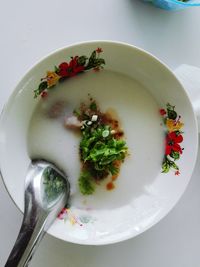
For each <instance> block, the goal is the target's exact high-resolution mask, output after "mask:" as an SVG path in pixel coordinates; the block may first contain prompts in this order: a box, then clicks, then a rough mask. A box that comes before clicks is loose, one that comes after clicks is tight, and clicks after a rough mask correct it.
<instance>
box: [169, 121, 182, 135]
mask: <svg viewBox="0 0 200 267" xmlns="http://www.w3.org/2000/svg"><path fill="white" fill-rule="evenodd" d="M183 125H184V124H183V123H182V122H180V121H175V120H172V119H167V121H166V126H167V129H168V130H169V132H170V133H171V132H174V131H179V130H180V129H181V128H182V127H183Z"/></svg>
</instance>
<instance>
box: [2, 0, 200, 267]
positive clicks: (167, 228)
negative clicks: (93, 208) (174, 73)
mask: <svg viewBox="0 0 200 267" xmlns="http://www.w3.org/2000/svg"><path fill="white" fill-rule="evenodd" d="M0 6H1V7H0V29H1V36H0V81H1V85H0V109H1V108H2V106H3V104H4V103H5V101H6V100H7V98H8V96H9V95H10V93H11V92H12V90H13V88H14V87H15V85H16V83H17V82H18V81H19V79H20V78H21V77H22V76H23V75H24V73H25V72H26V71H27V69H29V68H30V67H31V66H32V65H33V64H34V63H35V62H36V61H38V60H39V59H40V58H41V57H43V56H45V55H47V54H48V53H49V52H51V51H53V50H55V49H57V48H59V47H62V46H66V45H68V44H71V43H74V42H78V41H83V40H92V39H109V40H119V41H124V42H128V43H131V44H134V45H137V46H139V47H142V48H144V49H146V50H147V51H149V52H151V53H153V54H154V55H156V56H157V57H158V58H160V59H161V60H163V61H164V62H165V63H167V64H168V65H169V67H171V68H172V69H174V68H175V67H177V66H178V65H180V64H182V63H186V64H191V65H194V66H198V67H200V27H199V25H200V8H193V9H187V10H184V11H179V12H176V13H172V12H171V13H170V12H167V11H163V10H160V9H157V8H154V7H151V6H149V5H146V4H144V3H142V2H140V1H139V0H101V1H95V0H84V1H78V0H73V1H69V0H56V1H51V0H50V1H47V0H43V1H41V0H34V1H33V0H29V1H27V0H17V1H11V0H7V1H3V0H1V1H0ZM199 154H200V153H199ZM199 174H200V156H198V159H197V164H196V168H195V170H194V173H193V176H192V179H191V182H190V184H189V186H188V188H187V190H186V192H185V194H184V195H183V197H182V198H181V200H180V201H179V203H178V205H177V206H176V207H175V208H174V209H173V210H172V211H171V212H170V214H169V215H168V216H166V217H165V218H164V219H163V220H162V221H161V222H160V223H158V224H157V225H156V226H154V227H153V228H151V229H150V230H148V231H146V232H145V233H143V234H141V235H140V236H138V237H136V238H134V239H131V240H129V241H125V242H122V243H119V244H115V245H109V246H101V247H92V246H80V245H74V244H70V243H64V242H62V241H60V240H57V239H54V238H53V237H51V236H48V235H46V236H45V238H44V240H43V241H42V243H41V245H40V247H39V249H38V251H37V252H36V254H35V257H34V258H33V260H32V262H31V264H30V266H31V267H34V266H35V267H36V266H37V267H47V266H48V267H60V266H61V267H62V266H63V267H105V266H109V267H110V266H116V267H121V266H123V267H132V266H134V267H199V266H200V252H199V251H200V179H199ZM13 179H14V177H13ZM21 220H22V215H21V214H20V212H19V211H18V209H17V208H16V207H15V205H14V204H13V203H12V201H11V200H10V198H9V196H8V194H7V192H6V190H5V188H4V185H3V182H2V181H1V180H0V266H4V264H5V261H6V259H7V257H8V254H9V252H10V250H11V248H12V245H13V243H14V241H15V239H16V236H17V233H18V230H19V227H20V224H21ZM13 267H14V266H13Z"/></svg>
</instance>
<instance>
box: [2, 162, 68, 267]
mask: <svg viewBox="0 0 200 267" xmlns="http://www.w3.org/2000/svg"><path fill="white" fill-rule="evenodd" d="M69 193H70V185H69V182H68V180H67V177H66V176H65V174H63V173H62V172H61V171H60V170H59V169H58V168H56V167H55V166H54V165H53V164H51V163H48V162H46V161H44V160H34V161H32V163H31V164H30V166H29V169H28V173H27V176H26V180H25V203H24V218H23V222H22V226H21V229H20V232H19V235H18V237H17V240H16V242H15V245H14V247H13V249H12V251H11V253H10V256H9V258H8V260H7V262H6V264H5V267H25V266H27V265H28V263H29V261H30V260H31V258H32V256H33V253H34V252H35V250H36V247H37V245H38V244H39V242H40V241H41V239H42V237H43V236H44V233H45V231H46V230H47V229H48V228H49V227H50V225H51V224H52V222H53V221H54V220H55V218H56V217H57V215H58V213H59V212H60V211H61V209H62V208H63V207H64V206H65V205H66V204H67V202H68V199H69Z"/></svg>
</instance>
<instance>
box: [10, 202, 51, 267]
mask: <svg viewBox="0 0 200 267" xmlns="http://www.w3.org/2000/svg"><path fill="white" fill-rule="evenodd" d="M47 215H48V214H47V213H45V212H44V211H43V210H41V209H40V208H38V207H37V206H31V205H28V206H27V207H25V213H24V218H23V222H22V226H21V229H20V232H19V234H18V237H17V240H16V242H15V245H14V247H13V249H12V251H11V253H10V256H9V258H8V260H7V262H6V264H5V267H26V266H28V263H29V261H30V260H31V258H32V255H33V254H34V252H35V249H36V247H37V245H38V244H39V242H40V241H41V239H42V237H43V235H44V233H45V231H44V227H45V224H46V219H47Z"/></svg>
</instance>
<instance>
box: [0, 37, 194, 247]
mask: <svg viewBox="0 0 200 267" xmlns="http://www.w3.org/2000/svg"><path fill="white" fill-rule="evenodd" d="M97 47H101V48H102V49H103V53H102V57H103V58H104V59H105V61H106V65H105V68H104V70H102V71H100V72H92V71H90V72H88V73H87V74H86V73H85V74H82V75H77V76H76V78H75V77H73V78H70V79H68V80H67V81H65V82H64V83H63V84H62V85H58V86H57V88H55V90H56V92H57V93H56V94H58V96H59V90H60V93H61V95H62V97H63V94H65V93H63V92H64V91H63V90H64V89H63V88H64V87H66V97H67V98H68V99H69V102H70V101H72V102H73V103H75V104H78V103H79V102H80V101H81V100H83V99H84V98H85V97H86V95H87V93H88V92H89V93H90V94H91V95H92V96H93V97H94V98H96V99H97V101H98V102H99V105H100V106H102V108H103V109H106V108H108V107H114V108H115V109H117V111H118V114H119V116H120V117H121V121H122V125H123V128H124V131H125V136H126V140H127V144H128V146H129V152H130V156H129V157H128V158H127V159H126V161H125V163H124V165H123V166H122V170H121V173H120V177H119V178H118V180H117V184H116V189H115V190H113V191H112V192H106V191H105V190H103V189H102V190H101V189H98V190H97V192H96V194H94V195H93V196H90V197H88V198H85V197H81V195H80V194H79V193H78V192H76V193H74V195H73V196H72V206H71V209H70V211H69V214H68V217H69V218H66V220H59V219H57V220H56V221H55V223H54V224H53V225H52V226H51V228H50V229H49V230H48V233H49V234H51V235H52V236H55V237H57V238H59V239H62V240H65V241H70V242H74V243H79V244H93V245H100V244H109V243H115V242H119V241H122V240H126V239H128V238H131V237H134V236H136V235H138V234H140V233H142V232H144V231H145V230H147V229H149V228H150V227H151V226H153V225H154V224H156V223H157V222H158V221H160V220H161V219H162V218H163V217H164V216H165V215H166V214H167V213H168V212H169V211H170V210H171V209H172V208H173V207H174V206H175V204H176V203H177V201H178V200H179V198H180V197H181V195H182V194H183V192H184V190H185V189H186V186H187V184H188V182H189V180H190V177H191V175H192V171H193V168H194V165H195V160H196V156H197V148H198V138H197V136H198V135H197V123H196V119H195V115H194V112H193V108H192V105H191V102H190V100H189V98H188V95H187V93H186V92H185V90H184V88H183V87H182V85H181V84H180V82H179V81H178V80H177V78H176V77H175V76H174V74H173V73H172V72H171V71H170V70H169V69H168V68H167V67H166V66H165V65H164V64H163V63H161V62H160V61H159V60H158V59H156V58H155V57H154V56H152V55H150V54H149V53H147V52H145V51H143V50H141V49H139V48H137V47H134V46H131V45H128V44H124V43H119V42H111V41H92V42H84V43H80V44H75V45H72V46H69V47H66V48H62V49H60V50H58V51H56V52H54V53H52V54H50V55H48V56H47V57H46V58H44V59H42V60H41V61H40V62H39V63H37V64H36V65H35V66H34V67H33V68H32V69H31V70H29V71H28V73H27V74H26V75H25V76H24V77H23V79H22V80H21V81H20V83H19V84H18V85H17V87H16V88H15V90H14V92H13V94H12V95H11V97H10V99H9V101H8V103H7V104H6V106H5V108H4V110H3V113H2V115H1V119H0V169H1V173H2V176H3V179H4V182H5V185H6V188H7V190H8V192H9V194H10V196H11V198H12V199H13V201H14V202H15V203H16V205H17V207H19V209H20V210H21V211H23V203H24V202H23V196H24V179H25V175H26V171H27V167H28V165H29V163H30V157H29V154H28V149H27V147H28V145H27V143H28V141H27V140H28V139H27V135H28V129H29V126H30V125H29V124H30V120H31V117H32V114H33V111H34V110H35V108H36V105H37V103H38V101H40V100H39V99H37V100H35V99H34V98H33V90H34V89H35V88H36V87H37V86H38V84H39V82H40V79H41V77H44V76H45V73H46V71H47V70H52V69H54V66H55V65H59V64H60V63H61V62H63V61H66V60H69V59H70V56H75V55H90V53H91V52H92V51H93V50H95V49H96V48H97ZM113 72H117V73H119V74H116V73H113ZM59 87H61V88H59ZM75 87H76V88H77V92H76V94H74V91H73V90H74V89H73V88H75ZM53 90H54V89H52V94H54V93H53ZM50 94H51V92H50ZM167 103H170V104H171V105H175V109H176V111H177V113H178V114H180V115H181V121H183V122H184V128H183V131H184V134H183V136H184V140H183V142H182V143H181V146H182V147H184V149H185V150H184V151H183V154H182V155H181V158H180V160H179V161H178V165H179V168H180V175H175V172H174V171H173V170H170V171H169V172H168V173H166V174H165V173H162V160H163V157H164V153H165V148H164V146H165V145H164V144H165V141H164V140H165V132H166V129H165V127H164V125H163V123H162V118H161V117H160V115H159V109H160V108H166V104H167ZM45 142H46V144H48V142H49V149H50V150H49V151H51V149H52V153H49V155H47V157H48V159H50V160H53V161H56V160H57V158H58V159H59V162H58V163H57V164H58V165H59V166H60V167H62V168H63V169H64V170H65V171H66V172H67V173H68V174H69V180H70V182H71V184H72V185H73V186H72V187H73V188H76V183H77V179H78V177H77V173H78V172H79V170H77V167H76V169H74V166H73V160H75V159H76V157H74V156H71V155H72V154H73V151H72V150H73V147H71V148H70V142H71V141H69V140H68V141H66V142H68V146H67V143H66V146H67V148H63V147H64V146H63V143H62V145H61V146H59V143H56V142H57V140H56V139H55V140H54V139H51V140H46V141H45ZM52 143H54V144H55V146H56V147H58V151H57V150H56V149H54V148H55V146H52V145H51V144H52ZM41 144H42V143H41ZM41 146H42V145H41ZM77 147H78V143H77V144H76V143H75V149H77ZM53 149H54V151H53ZM62 149H63V150H62ZM44 151H45V149H44ZM60 151H62V153H65V151H66V154H64V155H63V157H62V158H61V159H60V157H59V155H60ZM76 151H77V150H76ZM44 153H45V152H44ZM50 154H51V155H50ZM77 159H78V156H77ZM176 174H178V173H176ZM74 192H75V191H74ZM77 199H78V200H77ZM70 218H71V221H73V222H75V221H76V222H77V223H75V224H73V225H72V224H71V223H70V220H69V219H70Z"/></svg>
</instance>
